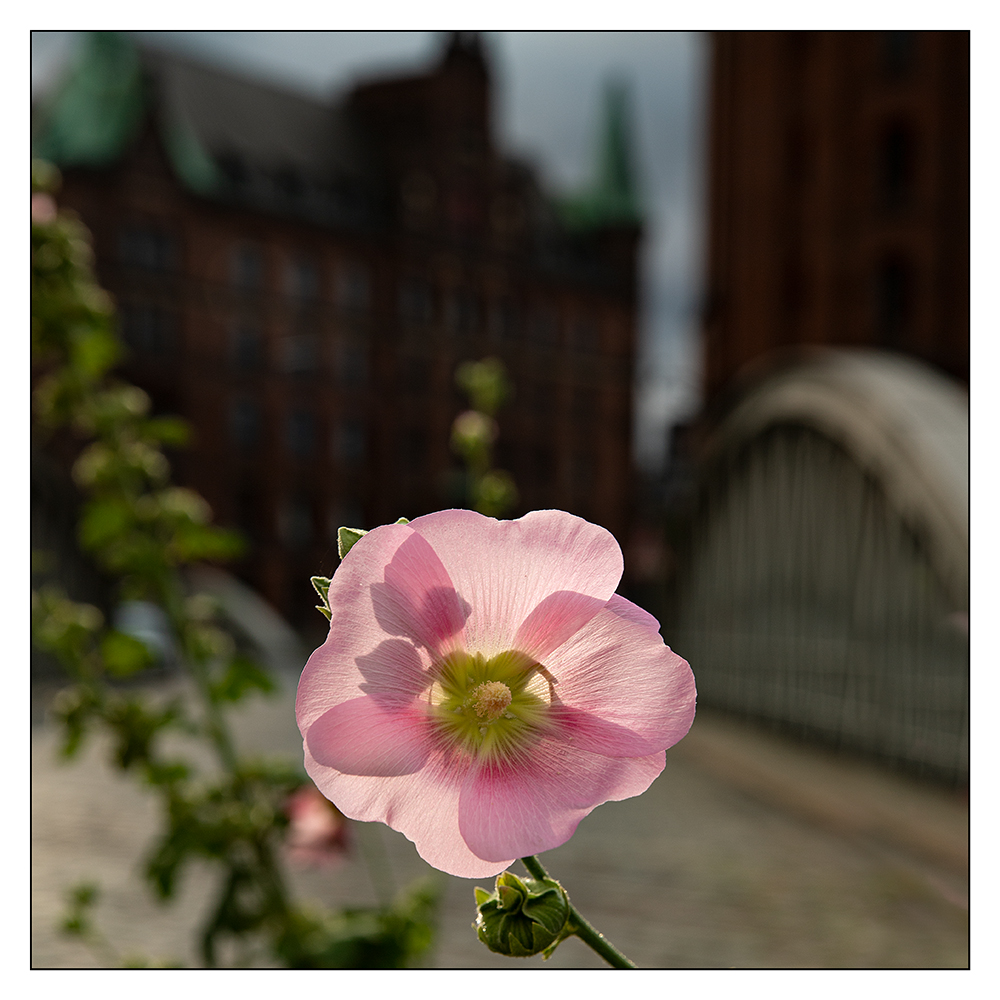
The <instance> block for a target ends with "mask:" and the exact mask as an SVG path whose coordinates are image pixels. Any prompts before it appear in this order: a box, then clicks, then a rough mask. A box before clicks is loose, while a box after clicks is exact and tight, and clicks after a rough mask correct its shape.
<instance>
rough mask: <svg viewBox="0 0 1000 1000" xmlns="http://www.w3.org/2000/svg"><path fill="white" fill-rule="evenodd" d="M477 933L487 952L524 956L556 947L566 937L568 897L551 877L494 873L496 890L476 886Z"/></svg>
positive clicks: (546, 951) (550, 951) (549, 953)
mask: <svg viewBox="0 0 1000 1000" xmlns="http://www.w3.org/2000/svg"><path fill="white" fill-rule="evenodd" d="M476 910H477V913H476V924H475V927H476V933H477V934H478V935H479V940H480V941H482V942H483V944H485V945H486V947H487V948H489V949H490V951H495V952H498V953H499V954H501V955H513V956H515V957H518V958H527V956H529V955H537V954H538V953H539V952H545V957H546V958H548V957H549V955H551V954H552V952H553V951H554V950H555V947H556V945H557V944H559V942H560V941H561V940H562V939H563V938H564V937H566V933H565V932H566V927H567V924H568V922H569V899H568V897H567V896H566V892H565V890H564V889H563V887H562V886H561V885H560V884H559V883H558V882H556V881H555V880H554V879H550V878H546V879H534V878H526V879H521V878H518V877H517V876H516V875H514V874H513V873H512V872H502V873H501V874H500V875H498V876H497V881H496V889H495V890H494V891H493V892H492V893H488V892H487V891H486V890H485V889H480V888H478V887H477V888H476Z"/></svg>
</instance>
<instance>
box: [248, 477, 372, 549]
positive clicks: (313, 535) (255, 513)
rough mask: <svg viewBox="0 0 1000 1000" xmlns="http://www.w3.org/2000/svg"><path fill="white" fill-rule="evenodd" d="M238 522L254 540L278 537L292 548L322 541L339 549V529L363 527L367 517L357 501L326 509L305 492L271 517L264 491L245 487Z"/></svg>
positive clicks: (282, 503)
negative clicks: (270, 536) (263, 499)
mask: <svg viewBox="0 0 1000 1000" xmlns="http://www.w3.org/2000/svg"><path fill="white" fill-rule="evenodd" d="M272 517H273V520H272V519H271V518H272ZM236 521H237V524H238V525H239V527H240V529H241V530H242V531H244V532H245V533H246V534H247V535H248V536H249V537H250V538H252V539H260V538H262V537H266V536H268V535H271V534H274V535H276V536H277V537H278V538H279V539H280V540H281V541H282V542H283V543H284V544H285V545H287V546H289V547H290V548H299V547H303V546H306V545H310V544H313V543H316V542H322V541H326V542H327V543H332V544H333V545H334V546H336V543H337V531H338V529H339V528H340V527H341V526H343V525H351V526H357V527H360V526H361V525H362V524H363V522H364V514H363V512H362V505H361V503H360V501H359V500H358V499H357V498H352V497H345V498H343V499H341V500H339V501H337V502H335V503H332V504H327V505H326V506H325V508H324V505H323V504H322V503H321V502H320V501H319V499H318V498H317V497H314V496H312V495H311V494H310V493H309V492H307V491H305V490H303V491H300V492H294V493H291V494H286V495H285V496H283V497H281V498H280V499H279V500H278V503H277V506H276V508H275V510H274V513H273V515H269V514H268V511H267V508H266V507H265V506H264V504H263V501H262V497H261V493H260V490H259V489H258V488H256V487H255V486H253V485H250V484H245V485H244V486H243V487H242V488H241V489H240V490H239V491H238V493H237V496H236Z"/></svg>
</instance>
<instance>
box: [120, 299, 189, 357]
mask: <svg viewBox="0 0 1000 1000" xmlns="http://www.w3.org/2000/svg"><path fill="white" fill-rule="evenodd" d="M120 316H121V320H120V322H121V331H122V337H123V338H124V340H125V343H126V344H127V345H128V346H129V347H130V348H131V349H132V350H133V351H134V352H135V353H136V354H137V355H139V356H140V357H142V358H147V359H160V360H162V359H165V358H169V357H171V356H172V355H173V354H175V353H176V351H177V341H178V336H177V320H176V316H175V315H174V313H173V312H171V311H170V310H168V309H164V308H163V307H162V306H159V305H152V304H149V303H129V304H127V305H124V306H122V309H121V312H120Z"/></svg>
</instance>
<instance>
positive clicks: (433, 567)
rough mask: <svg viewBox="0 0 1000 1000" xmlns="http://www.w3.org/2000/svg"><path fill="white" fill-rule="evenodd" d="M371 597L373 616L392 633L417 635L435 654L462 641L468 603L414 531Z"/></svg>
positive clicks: (413, 636) (389, 565)
mask: <svg viewBox="0 0 1000 1000" xmlns="http://www.w3.org/2000/svg"><path fill="white" fill-rule="evenodd" d="M365 537H366V538H367V537H368V536H367V535H366V536H365ZM352 551H353V550H352ZM349 554H350V553H349ZM371 595H372V605H373V607H374V611H375V618H376V620H377V621H378V623H379V625H381V626H382V628H383V629H384V630H385V631H386V632H388V633H389V634H390V635H401V636H406V637H407V638H409V639H413V640H414V641H415V642H417V643H418V644H419V645H421V646H426V647H427V648H428V649H429V650H431V652H432V653H434V654H435V655H441V654H443V653H446V652H448V651H450V650H451V649H453V648H456V647H457V646H460V645H461V640H462V626H463V625H464V624H465V619H466V617H467V616H468V612H469V609H468V605H463V604H462V602H461V601H460V600H459V597H458V594H457V593H456V592H455V588H454V586H453V585H452V582H451V580H450V579H449V577H448V574H447V572H446V571H445V568H444V566H442V565H441V560H440V559H439V558H438V557H437V555H436V554H435V552H434V550H433V549H432V548H431V546H430V545H429V544H428V543H427V541H426V540H425V539H423V538H421V537H420V535H417V534H411V535H410V537H409V538H407V539H406V540H405V541H404V542H403V543H402V545H400V546H399V548H397V549H396V551H395V553H394V554H393V557H392V559H391V560H390V561H389V564H388V565H387V566H386V567H385V572H384V578H383V581H382V582H380V583H373V584H372V587H371ZM331 608H332V605H331Z"/></svg>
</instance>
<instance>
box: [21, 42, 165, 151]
mask: <svg viewBox="0 0 1000 1000" xmlns="http://www.w3.org/2000/svg"><path fill="white" fill-rule="evenodd" d="M145 103H146V102H145V93H144V87H143V80H142V71H141V68H140V65H139V56H138V54H137V53H136V51H135V48H134V47H133V45H132V43H131V42H130V41H129V39H128V38H127V37H126V36H125V35H123V34H122V33H121V32H117V31H89V32H87V33H86V38H85V41H84V46H83V52H82V53H81V56H80V59H79V61H78V62H77V64H76V66H75V67H74V69H73V71H72V72H71V74H70V76H69V78H68V79H67V80H66V82H65V84H64V85H63V86H62V88H61V89H60V90H59V92H58V94H57V95H56V98H55V101H54V102H53V104H52V105H51V106H50V107H49V109H48V113H47V114H46V116H45V118H46V120H45V127H44V131H43V132H42V135H41V138H40V140H39V141H38V143H37V145H36V148H35V151H34V152H35V155H36V156H39V157H42V158H43V159H46V160H49V161H51V162H52V163H55V164H57V165H59V166H60V167H69V166H85V167H104V166H108V165H110V164H111V163H113V162H114V161H115V160H116V159H117V158H118V156H120V155H121V153H122V151H123V150H124V149H125V147H126V146H127V145H128V143H129V142H130V141H131V140H132V139H133V138H134V137H135V135H136V133H137V132H138V129H139V126H140V124H141V123H142V116H143V112H144V111H145Z"/></svg>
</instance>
